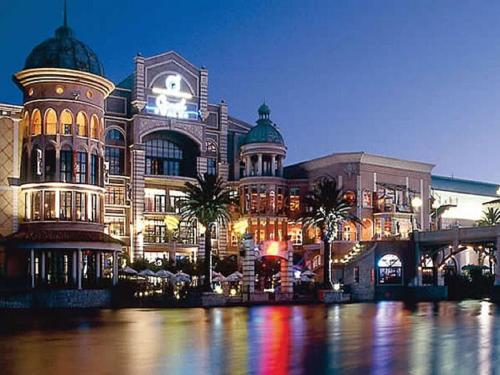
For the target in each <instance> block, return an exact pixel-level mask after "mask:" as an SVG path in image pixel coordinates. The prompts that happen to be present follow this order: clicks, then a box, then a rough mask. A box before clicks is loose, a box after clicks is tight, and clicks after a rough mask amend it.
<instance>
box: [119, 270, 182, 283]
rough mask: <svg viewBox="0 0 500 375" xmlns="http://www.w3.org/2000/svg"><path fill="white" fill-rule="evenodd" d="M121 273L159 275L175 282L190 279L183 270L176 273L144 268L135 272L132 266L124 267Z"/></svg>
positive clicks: (144, 275) (142, 275)
mask: <svg viewBox="0 0 500 375" xmlns="http://www.w3.org/2000/svg"><path fill="white" fill-rule="evenodd" d="M121 273H122V274H125V275H128V276H141V277H159V278H162V279H168V280H171V281H176V282H190V281H191V276H189V275H188V274H187V273H184V272H181V271H179V272H177V273H175V274H174V273H172V272H170V271H167V270H159V271H158V272H156V273H155V272H153V271H152V270H150V269H145V270H142V271H140V272H137V271H136V270H134V269H133V268H132V267H129V266H127V267H125V268H124V269H123V270H122V271H121Z"/></svg>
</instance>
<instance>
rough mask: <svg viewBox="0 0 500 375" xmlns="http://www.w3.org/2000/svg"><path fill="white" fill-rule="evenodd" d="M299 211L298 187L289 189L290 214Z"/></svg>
mask: <svg viewBox="0 0 500 375" xmlns="http://www.w3.org/2000/svg"><path fill="white" fill-rule="evenodd" d="M299 211H300V189H299V188H298V187H292V188H290V212H291V213H297V212H299Z"/></svg>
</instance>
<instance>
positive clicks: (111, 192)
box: [106, 186, 125, 206]
mask: <svg viewBox="0 0 500 375" xmlns="http://www.w3.org/2000/svg"><path fill="white" fill-rule="evenodd" d="M106 204H115V205H120V206H123V205H124V204H125V188H124V187H122V186H108V188H107V190H106Z"/></svg>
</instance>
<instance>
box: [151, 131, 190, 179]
mask: <svg viewBox="0 0 500 375" xmlns="http://www.w3.org/2000/svg"><path fill="white" fill-rule="evenodd" d="M181 160H182V150H181V149H180V148H179V146H177V145H176V144H175V143H172V142H169V141H166V140H161V139H153V140H150V141H147V142H146V174H149V175H162V176H179V175H180V165H181Z"/></svg>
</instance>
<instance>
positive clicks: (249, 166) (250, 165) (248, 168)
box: [245, 155, 252, 177]
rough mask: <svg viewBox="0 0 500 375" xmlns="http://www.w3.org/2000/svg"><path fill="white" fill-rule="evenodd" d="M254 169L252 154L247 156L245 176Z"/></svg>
mask: <svg viewBox="0 0 500 375" xmlns="http://www.w3.org/2000/svg"><path fill="white" fill-rule="evenodd" d="M251 171H252V159H251V158H250V156H248V155H247V156H245V177H248V176H250V174H251Z"/></svg>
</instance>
